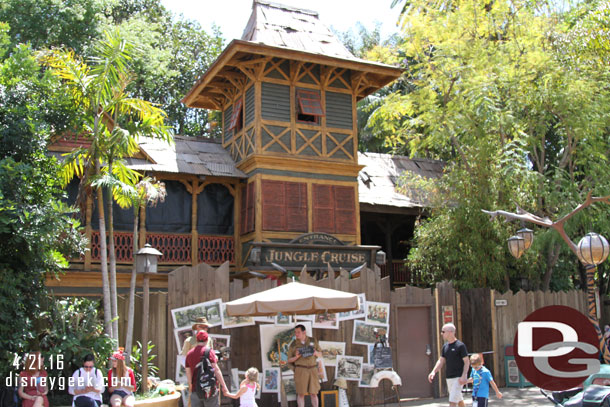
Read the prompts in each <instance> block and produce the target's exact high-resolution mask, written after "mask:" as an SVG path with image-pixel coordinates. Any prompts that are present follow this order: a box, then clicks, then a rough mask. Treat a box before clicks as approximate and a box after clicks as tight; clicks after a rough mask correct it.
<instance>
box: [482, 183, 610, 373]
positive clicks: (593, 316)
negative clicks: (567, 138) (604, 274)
mask: <svg viewBox="0 0 610 407" xmlns="http://www.w3.org/2000/svg"><path fill="white" fill-rule="evenodd" d="M596 202H602V203H606V204H610V195H609V196H605V197H593V196H592V195H591V193H590V192H589V194H588V195H587V198H586V199H585V202H583V203H582V204H580V205H578V207H576V208H575V209H574V210H572V211H571V212H570V213H568V214H567V215H565V216H564V217H563V218H561V219H559V220H557V221H555V222H552V221H551V220H550V219H549V218H541V217H539V216H536V215H534V214H531V213H529V212H527V211H524V210H523V209H521V208H519V207H517V213H513V212H506V211H486V210H483V212H485V213H486V214H488V215H489V216H490V217H491V220H493V219H495V218H496V217H497V216H498V215H499V216H503V217H504V218H506V219H507V220H520V221H522V222H530V223H533V224H536V225H539V226H543V227H546V228H551V229H555V230H556V231H557V233H559V235H560V236H561V238H562V239H563V241H564V242H566V243H567V244H568V247H569V248H570V250H572V252H573V253H574V254H576V256H577V257H578V259H579V260H580V261H581V263H582V264H583V265H584V266H585V269H586V277H587V311H588V313H587V317H588V318H589V321H590V322H591V324H592V325H593V327H594V328H595V331H596V332H597V338H598V340H599V349H600V350H601V352H602V355H603V357H604V363H610V351H609V350H608V348H607V347H606V346H605V341H604V336H603V334H602V331H601V329H600V328H599V321H598V320H597V310H596V301H595V272H596V271H597V266H598V265H599V264H601V263H603V262H604V260H606V258H607V257H608V252H609V247H608V241H607V240H606V239H605V238H604V237H603V236H601V235H599V234H597V233H588V234H587V235H586V236H585V237H583V238H582V239H581V240H580V242H579V243H578V245H576V244H575V243H574V242H572V240H570V238H569V237H568V235H567V234H566V232H565V228H564V225H565V223H566V221H567V220H568V219H570V218H571V217H573V216H574V215H575V214H576V213H578V212H580V211H581V210H583V209H585V208H587V207H589V206H591V205H592V204H594V203H596ZM533 239H534V234H533V231H532V230H530V229H525V228H523V229H520V230H519V231H518V232H517V236H512V237H510V238H509V239H508V248H509V250H510V253H511V254H512V255H513V256H514V257H516V258H519V257H521V255H522V254H523V252H525V250H527V249H528V248H529V247H530V246H531V244H532V241H533Z"/></svg>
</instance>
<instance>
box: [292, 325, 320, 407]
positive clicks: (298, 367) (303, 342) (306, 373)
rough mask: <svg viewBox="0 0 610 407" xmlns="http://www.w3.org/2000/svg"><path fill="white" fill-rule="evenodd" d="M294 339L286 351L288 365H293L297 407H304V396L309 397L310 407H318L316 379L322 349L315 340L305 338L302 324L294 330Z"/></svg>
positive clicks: (318, 388)
mask: <svg viewBox="0 0 610 407" xmlns="http://www.w3.org/2000/svg"><path fill="white" fill-rule="evenodd" d="M294 335H295V337H296V339H295V340H294V341H293V342H292V343H291V344H290V348H289V349H288V363H292V364H294V385H295V387H296V391H297V406H298V407H305V395H307V394H309V396H310V397H311V406H312V407H318V392H319V391H320V379H319V377H318V362H317V360H316V358H318V357H321V356H322V349H321V348H320V345H319V344H318V341H317V339H315V338H311V337H309V336H307V334H306V333H305V326H304V325H302V324H299V325H297V326H296V327H295V328H294ZM304 355H306V356H304Z"/></svg>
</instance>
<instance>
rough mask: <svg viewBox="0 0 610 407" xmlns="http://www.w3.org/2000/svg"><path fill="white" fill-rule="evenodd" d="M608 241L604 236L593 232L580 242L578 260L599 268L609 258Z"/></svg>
mask: <svg viewBox="0 0 610 407" xmlns="http://www.w3.org/2000/svg"><path fill="white" fill-rule="evenodd" d="M608 252H609V250H608V241H607V240H606V238H605V237H603V236H602V235H600V234H598V233H595V232H591V233H587V235H586V236H585V237H583V238H582V239H580V242H578V258H579V259H580V260H581V261H582V262H583V263H585V264H588V265H592V266H597V265H598V264H601V263H603V262H604V260H606V259H607V258H608Z"/></svg>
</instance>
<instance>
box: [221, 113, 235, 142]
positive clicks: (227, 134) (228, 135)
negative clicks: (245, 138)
mask: <svg viewBox="0 0 610 407" xmlns="http://www.w3.org/2000/svg"><path fill="white" fill-rule="evenodd" d="M232 115H233V105H231V106H229V107H228V108H227V110H225V113H224V127H223V129H224V140H223V144H227V143H230V142H231V140H232V139H233V130H229V124H230V123H231V116H232Z"/></svg>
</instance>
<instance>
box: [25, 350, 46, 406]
mask: <svg viewBox="0 0 610 407" xmlns="http://www.w3.org/2000/svg"><path fill="white" fill-rule="evenodd" d="M24 362H25V366H24V369H23V371H22V372H21V373H19V377H20V380H19V390H18V391H17V392H18V394H19V397H21V400H22V402H21V406H22V407H49V399H48V398H47V393H48V392H49V391H48V389H47V372H46V371H45V370H44V358H43V357H42V355H41V354H40V352H34V353H29V354H28V355H27V356H26V357H25V360H24Z"/></svg>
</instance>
